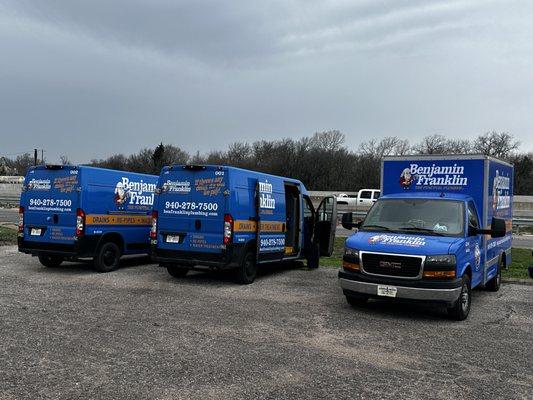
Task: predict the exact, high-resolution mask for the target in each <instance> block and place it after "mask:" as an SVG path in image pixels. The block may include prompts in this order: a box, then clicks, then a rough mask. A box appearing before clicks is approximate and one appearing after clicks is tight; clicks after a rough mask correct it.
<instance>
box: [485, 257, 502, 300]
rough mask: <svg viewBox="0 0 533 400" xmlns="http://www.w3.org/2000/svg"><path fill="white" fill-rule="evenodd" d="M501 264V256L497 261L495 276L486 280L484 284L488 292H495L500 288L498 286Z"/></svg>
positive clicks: (500, 283) (500, 282)
mask: <svg viewBox="0 0 533 400" xmlns="http://www.w3.org/2000/svg"><path fill="white" fill-rule="evenodd" d="M503 267H504V265H503V258H502V259H501V260H500V262H499V263H498V271H497V272H496V276H495V277H494V278H492V279H491V280H490V281H488V282H487V283H486V284H485V289H487V290H488V291H489V292H497V291H498V290H500V286H501V285H502V268H503Z"/></svg>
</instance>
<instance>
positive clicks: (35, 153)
mask: <svg viewBox="0 0 533 400" xmlns="http://www.w3.org/2000/svg"><path fill="white" fill-rule="evenodd" d="M33 165H37V149H33Z"/></svg>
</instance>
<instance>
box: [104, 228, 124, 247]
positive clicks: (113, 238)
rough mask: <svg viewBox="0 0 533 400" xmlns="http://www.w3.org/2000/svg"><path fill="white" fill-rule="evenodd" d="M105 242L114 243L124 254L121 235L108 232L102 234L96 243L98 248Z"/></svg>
mask: <svg viewBox="0 0 533 400" xmlns="http://www.w3.org/2000/svg"><path fill="white" fill-rule="evenodd" d="M107 242H113V243H115V244H116V245H117V246H118V247H119V248H120V251H121V252H124V239H123V238H122V235H120V234H119V233H116V232H110V233H106V234H104V235H103V236H102V237H101V238H100V241H99V242H98V247H100V246H102V245H103V244H104V243H107Z"/></svg>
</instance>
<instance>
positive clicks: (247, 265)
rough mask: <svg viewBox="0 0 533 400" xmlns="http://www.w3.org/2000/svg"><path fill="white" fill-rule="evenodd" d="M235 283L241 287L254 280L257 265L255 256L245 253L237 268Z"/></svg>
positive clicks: (249, 252)
mask: <svg viewBox="0 0 533 400" xmlns="http://www.w3.org/2000/svg"><path fill="white" fill-rule="evenodd" d="M236 272H237V282H239V283H240V284H241V285H249V284H250V283H252V282H253V281H254V280H255V277H256V276H257V264H256V262H255V255H254V253H252V252H251V251H247V252H246V254H245V255H244V257H243V259H242V262H241V265H240V267H239V268H237V271H236Z"/></svg>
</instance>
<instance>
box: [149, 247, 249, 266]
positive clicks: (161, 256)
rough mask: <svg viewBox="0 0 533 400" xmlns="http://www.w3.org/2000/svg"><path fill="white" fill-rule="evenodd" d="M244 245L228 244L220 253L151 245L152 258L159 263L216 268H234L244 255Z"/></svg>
mask: <svg viewBox="0 0 533 400" xmlns="http://www.w3.org/2000/svg"><path fill="white" fill-rule="evenodd" d="M244 250H245V246H244V245H232V246H228V248H226V249H225V250H222V252H220V253H207V252H205V253H204V252H198V251H179V250H165V249H160V248H157V246H152V247H151V252H150V255H151V256H152V259H153V260H154V261H156V262H159V263H169V264H175V265H183V266H187V267H190V268H193V267H195V266H206V267H212V268H216V269H226V268H235V267H238V266H239V265H240V264H241V260H242V257H243V255H244Z"/></svg>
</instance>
